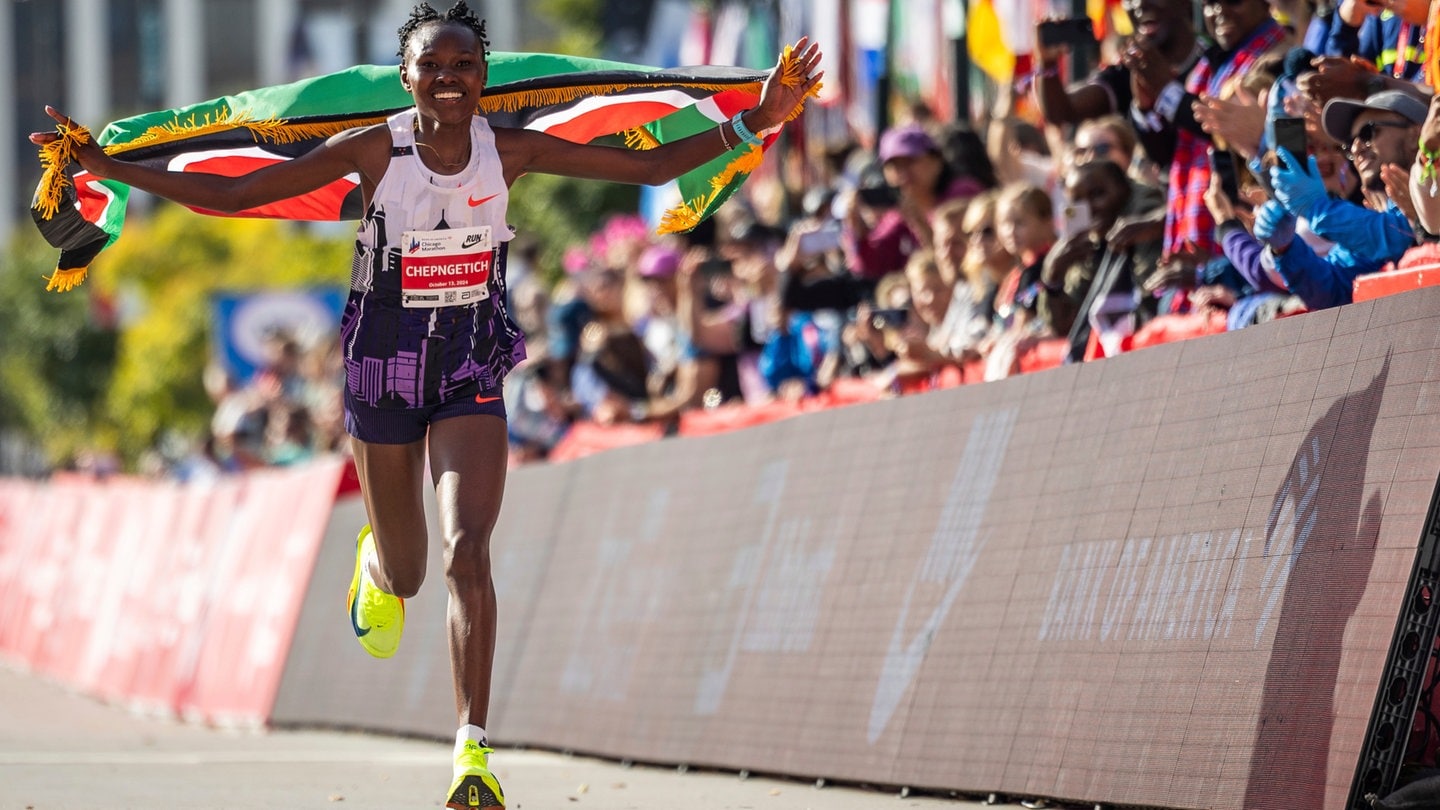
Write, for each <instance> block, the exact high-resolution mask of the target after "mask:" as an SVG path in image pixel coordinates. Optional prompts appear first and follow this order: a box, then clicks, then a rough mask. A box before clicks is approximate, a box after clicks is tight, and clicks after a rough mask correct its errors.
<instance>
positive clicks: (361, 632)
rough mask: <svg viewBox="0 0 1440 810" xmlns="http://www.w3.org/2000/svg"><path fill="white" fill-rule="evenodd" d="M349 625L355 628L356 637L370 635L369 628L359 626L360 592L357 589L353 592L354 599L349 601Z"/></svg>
mask: <svg viewBox="0 0 1440 810" xmlns="http://www.w3.org/2000/svg"><path fill="white" fill-rule="evenodd" d="M331 615H334V614H331ZM350 627H351V628H353V629H354V630H355V637H356V638H360V637H362V636H368V635H370V628H368V627H365V628H362V627H361V626H360V593H359V592H358V591H357V592H356V593H355V599H354V600H353V601H351V603H350Z"/></svg>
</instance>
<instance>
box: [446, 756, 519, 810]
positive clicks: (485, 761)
mask: <svg viewBox="0 0 1440 810" xmlns="http://www.w3.org/2000/svg"><path fill="white" fill-rule="evenodd" d="M490 754H491V750H490V749H489V748H486V747H485V746H484V745H483V744H482V743H478V742H475V741H474V740H466V741H465V746H464V748H462V749H460V751H459V752H458V753H456V754H455V781H453V782H451V783H450V798H448V799H446V800H445V806H446V807H447V808H452V810H474V808H477V807H500V808H503V807H504V806H505V794H504V792H503V791H501V790H500V780H498V779H496V778H495V775H494V774H492V773H490V767H489V762H490Z"/></svg>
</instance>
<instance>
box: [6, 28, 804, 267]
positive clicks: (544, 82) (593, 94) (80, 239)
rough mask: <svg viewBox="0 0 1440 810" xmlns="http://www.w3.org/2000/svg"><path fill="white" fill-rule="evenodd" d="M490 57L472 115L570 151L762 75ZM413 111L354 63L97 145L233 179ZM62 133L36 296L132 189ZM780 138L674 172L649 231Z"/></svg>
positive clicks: (740, 176) (91, 248) (94, 247)
mask: <svg viewBox="0 0 1440 810" xmlns="http://www.w3.org/2000/svg"><path fill="white" fill-rule="evenodd" d="M489 62H490V84H489V86H487V88H486V90H485V96H484V98H483V99H482V101H481V103H480V109H479V112H480V113H481V114H483V115H485V116H486V118H487V119H489V121H490V123H491V124H492V125H494V126H500V127H526V128H529V129H536V130H540V131H542V132H548V133H550V134H552V135H555V136H558V137H561V138H565V139H567V140H570V141H574V142H577V143H588V142H590V141H592V140H594V139H595V138H598V137H601V136H605V135H617V134H622V135H624V136H625V141H626V144H627V145H628V146H630V147H631V148H637V149H644V148H653V147H655V146H658V145H660V144H664V143H668V142H670V141H674V140H678V139H680V138H684V137H687V136H689V135H694V134H696V133H698V132H702V131H704V130H706V129H709V128H713V127H716V126H718V125H719V123H720V122H722V121H725V120H728V119H729V118H730V117H731V116H732V115H734V114H735V113H736V112H739V111H741V110H745V109H748V108H750V107H754V106H755V105H756V104H757V103H759V98H760V91H761V87H762V86H763V83H764V81H765V78H766V75H767V74H766V73H765V72H763V71H755V70H748V69H742V68H735V67H724V66H701V67H688V68H674V69H669V70H659V69H655V68H649V67H644V66H640V65H631V64H625V63H620V62H608V61H603V60H598V59H587V58H582V57H571V56H559V55H553V54H522V53H500V52H496V53H491V54H490V57H489ZM791 65H795V61H794V60H793V59H792V58H791V55H790V51H789V49H788V48H787V49H786V53H785V57H784V63H783V64H782V69H783V70H785V74H784V75H785V78H786V80H787V81H800V80H802V77H800V76H799V75H798V66H797V67H795V68H794V69H787V68H788V67H789V66H791ZM792 74H793V75H792ZM817 89H818V88H817ZM813 92H814V91H812V94H813ZM412 103H413V102H412V99H411V98H410V96H409V94H407V93H406V92H405V91H404V89H403V88H402V87H401V86H400V81H399V75H398V68H397V67H396V66H376V65H363V66H359V67H354V68H350V69H348V70H343V71H340V72H338V73H331V74H328V75H325V76H319V77H315V78H311V79H305V80H303V81H298V82H294V83H292V84H286V85H279V86H275V87H265V88H261V89H258V90H251V91H246V92H243V93H238V94H236V95H232V96H223V97H221V98H217V99H212V100H210V101H206V102H202V103H200V104H195V105H193V106H190V107H184V108H181V109H175V110H163V111H159V112H152V113H145V114H143V115H137V116H134V117H132V118H126V119H124V120H121V121H116V122H114V123H112V124H110V125H109V126H107V127H105V129H104V130H103V131H102V132H101V133H100V135H99V137H98V139H97V140H98V142H99V144H100V145H101V146H102V147H104V149H105V151H106V152H107V153H108V154H110V155H112V156H114V157H116V158H118V159H120V160H127V161H136V162H141V163H146V164H149V165H152V166H157V167H163V168H166V169H168V170H170V171H195V172H207V173H213V174H225V175H231V176H238V175H241V174H244V173H246V172H249V171H254V170H255V169H257V168H260V167H262V166H266V165H269V164H272V163H275V162H278V161H284V160H292V159H294V158H296V157H298V156H300V155H302V154H304V153H305V152H306V151H308V150H310V149H313V148H315V147H317V146H319V145H320V144H321V143H323V142H324V140H325V139H326V138H328V137H330V136H331V135H333V134H335V133H337V132H340V131H342V130H345V129H348V128H351V127H357V126H365V125H368V124H374V123H379V122H381V121H384V120H385V118H386V117H387V116H388V115H390V114H392V113H395V112H398V111H399V110H402V109H405V108H407V107H409V106H411V104H412ZM797 114H798V113H797ZM61 134H62V135H63V136H65V137H62V138H61V139H59V140H57V141H55V142H53V143H51V144H49V145H47V146H45V147H43V148H42V150H41V162H42V164H43V165H44V166H45V169H46V171H45V174H44V177H42V179H41V181H40V186H39V188H38V189H37V190H36V193H35V197H34V200H33V201H32V204H31V214H32V217H33V218H34V220H35V223H36V225H37V226H38V227H39V229H40V231H41V233H42V234H43V235H44V236H45V238H46V240H47V241H48V242H49V243H50V244H51V245H52V246H54V247H57V248H60V258H59V261H58V263H57V267H56V271H55V274H54V275H53V276H51V277H50V278H49V279H48V281H49V284H48V285H47V287H46V289H58V290H69V289H71V288H73V287H75V286H76V285H78V284H79V283H81V282H82V281H84V279H85V273H86V268H87V267H88V266H89V264H90V262H91V261H92V260H93V259H94V258H95V256H97V255H98V254H99V253H100V251H101V250H103V249H105V248H106V247H108V246H109V245H110V244H111V243H112V242H114V241H115V240H116V239H117V238H118V237H119V236H120V231H121V229H122V227H123V226H124V222H125V206H126V201H127V199H128V197H129V191H130V189H129V187H128V186H126V185H125V184H123V183H118V182H115V181H113V180H109V179H104V178H100V177H96V176H94V175H91V174H89V173H88V172H86V171H84V170H83V169H81V168H80V167H79V165H78V164H74V163H72V162H71V159H70V155H71V150H72V149H73V147H74V143H75V140H76V139H78V138H83V137H86V135H85V134H84V132H83V130H78V131H70V132H66V131H65V130H64V129H63V128H62V132H61ZM778 134H779V130H778V128H777V129H775V130H772V131H769V132H766V133H761V136H762V139H763V143H762V145H761V146H758V147H751V148H741V149H737V150H735V151H733V152H730V153H727V154H724V155H721V156H719V157H717V158H715V159H714V160H712V161H710V162H709V163H706V164H705V165H703V166H700V167H699V168H697V169H694V170H693V171H690V172H688V173H686V174H684V175H682V176H681V177H680V178H679V179H678V185H679V188H680V192H681V195H682V197H681V199H682V200H683V202H682V203H681V204H680V205H678V206H676V207H675V208H673V209H671V210H670V211H669V212H667V214H666V215H665V218H664V221H663V222H662V223H661V227H660V230H661V231H662V232H681V231H687V230H690V229H691V228H694V227H695V226H696V225H697V224H699V223H700V221H701V220H703V219H704V218H705V217H707V216H709V215H710V214H712V213H713V212H714V211H715V209H716V208H718V207H719V206H720V204H721V203H723V202H724V201H725V200H726V199H728V198H729V197H730V195H731V194H733V193H734V192H735V190H736V189H738V188H739V187H740V184H741V183H743V182H744V180H745V178H746V177H747V176H748V175H749V174H750V172H752V171H754V169H755V168H757V167H758V166H759V165H760V162H761V160H762V159H763V157H764V151H765V149H767V148H768V147H769V146H770V145H771V144H772V143H773V142H774V140H775V138H776V137H777V136H778ZM360 202H361V201H360V190H359V186H358V184H357V183H356V182H355V180H354V179H353V178H346V179H341V180H337V181H335V182H334V183H331V184H330V185H328V186H325V187H324V188H321V189H318V190H316V191H313V192H311V193H309V194H305V195H303V196H300V197H294V198H291V199H287V200H281V201H279V202H276V203H273V204H270V205H266V206H262V207H259V208H255V209H251V210H247V211H242V212H239V213H237V214H235V216H242V217H266V218H276V219H292V220H343V219H358V218H359V217H360V216H361V214H362V213H363V212H362V211H361V210H360ZM200 213H203V214H215V213H216V212H213V211H200Z"/></svg>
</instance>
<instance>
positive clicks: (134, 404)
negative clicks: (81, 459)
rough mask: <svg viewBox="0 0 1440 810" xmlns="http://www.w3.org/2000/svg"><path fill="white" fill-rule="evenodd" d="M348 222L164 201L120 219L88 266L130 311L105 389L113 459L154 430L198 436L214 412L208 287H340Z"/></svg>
mask: <svg viewBox="0 0 1440 810" xmlns="http://www.w3.org/2000/svg"><path fill="white" fill-rule="evenodd" d="M350 227H351V226H349V225H343V224H342V225H328V226H324V227H322V228H320V229H318V232H317V229H316V228H313V227H311V226H306V225H303V224H299V223H289V222H274V221H270V220H254V219H221V218H216V217H203V216H198V215H196V214H193V213H191V212H189V211H186V210H184V209H182V208H180V207H178V206H174V205H168V204H166V205H163V206H161V208H160V209H159V210H158V211H157V214H156V216H154V217H152V218H151V219H149V220H148V221H146V222H143V223H135V224H132V225H130V226H127V228H126V231H125V234H124V235H123V236H122V237H121V238H120V239H119V240H118V241H116V243H115V245H114V246H112V247H111V248H110V249H109V250H107V251H106V252H105V253H104V254H102V256H101V260H100V264H99V267H98V268H97V269H96V271H95V272H94V273H92V276H93V279H94V281H95V283H96V286H97V289H99V290H101V291H103V292H105V293H107V294H109V295H112V296H116V297H118V298H120V299H121V300H124V301H127V302H130V303H129V304H127V306H129V307H131V308H133V309H134V310H135V311H134V312H133V313H129V314H128V316H127V319H126V322H125V323H124V324H123V330H122V333H121V339H120V345H119V351H118V353H117V357H116V363H115V373H114V378H113V380H112V381H111V384H110V386H109V388H108V389H107V391H106V392H105V402H106V407H107V410H108V411H109V412H111V413H113V414H115V415H116V417H117V421H118V424H117V426H116V443H115V449H116V450H118V451H119V452H120V454H121V456H122V458H124V459H125V460H126V461H127V462H129V461H132V460H133V459H135V458H136V456H137V455H138V454H139V453H141V452H143V451H144V450H146V449H147V448H149V447H152V446H153V444H154V442H155V441H156V440H157V439H158V437H159V436H160V434H161V433H162V432H163V431H167V430H169V431H177V432H179V433H181V434H182V435H189V436H200V435H203V434H204V431H205V430H206V427H207V426H208V424H209V421H210V415H211V412H212V411H213V409H214V403H213V402H211V401H210V399H209V397H208V396H207V395H206V393H205V389H204V385H203V383H202V377H203V372H204V369H205V364H206V363H207V362H208V360H209V358H210V351H211V347H210V342H209V341H210V296H211V294H212V293H214V292H217V291H221V290H224V291H245V290H261V289H276V288H286V287H320V286H334V287H339V288H344V287H347V286H348V285H349V283H350V253H351V250H352V245H353V244H354V241H353V238H352V237H351V235H350ZM87 286H88V284H87ZM82 289H83V288H82Z"/></svg>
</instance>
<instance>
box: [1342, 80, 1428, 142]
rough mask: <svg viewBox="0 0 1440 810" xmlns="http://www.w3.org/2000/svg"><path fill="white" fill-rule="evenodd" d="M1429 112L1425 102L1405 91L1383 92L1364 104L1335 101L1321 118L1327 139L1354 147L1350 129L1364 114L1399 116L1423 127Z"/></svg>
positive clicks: (1349, 100)
mask: <svg viewBox="0 0 1440 810" xmlns="http://www.w3.org/2000/svg"><path fill="white" fill-rule="evenodd" d="M1428 109H1429V108H1428V106H1427V105H1426V104H1425V102H1423V101H1421V100H1420V99H1418V98H1416V97H1415V96H1413V95H1411V94H1410V93H1407V92H1405V91H1404V90H1381V91H1380V92H1378V93H1375V94H1374V95H1371V96H1370V97H1369V98H1367V99H1365V100H1364V101H1360V100H1358V99H1353V98H1336V99H1331V100H1330V103H1329V104H1326V105H1325V111H1324V112H1323V113H1322V114H1321V115H1320V126H1321V127H1322V128H1323V129H1324V130H1325V134H1326V135H1329V136H1330V137H1331V138H1334V139H1335V140H1336V141H1338V142H1339V143H1350V127H1351V126H1353V125H1354V123H1355V119H1356V118H1357V117H1359V115H1360V113H1362V112H1365V111H1366V110H1380V111H1383V112H1393V113H1398V114H1400V115H1402V116H1404V117H1405V119H1406V120H1408V121H1410V122H1411V123H1413V124H1423V123H1425V114H1426V113H1427V112H1428Z"/></svg>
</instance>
